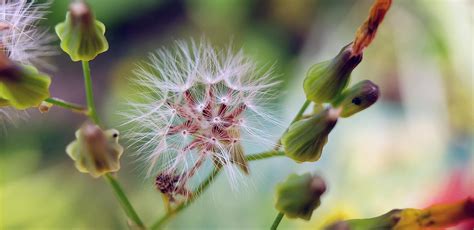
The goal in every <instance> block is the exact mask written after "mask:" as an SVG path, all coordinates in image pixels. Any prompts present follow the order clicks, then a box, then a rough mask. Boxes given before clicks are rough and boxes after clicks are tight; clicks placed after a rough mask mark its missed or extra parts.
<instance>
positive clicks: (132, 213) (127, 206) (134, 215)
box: [104, 173, 145, 229]
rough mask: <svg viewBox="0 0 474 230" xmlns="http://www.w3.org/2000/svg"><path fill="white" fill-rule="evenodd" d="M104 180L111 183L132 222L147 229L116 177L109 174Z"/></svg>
mask: <svg viewBox="0 0 474 230" xmlns="http://www.w3.org/2000/svg"><path fill="white" fill-rule="evenodd" d="M104 178H105V180H106V181H107V182H108V183H109V185H110V187H112V190H113V191H114V194H115V197H117V199H118V201H119V202H120V205H121V206H122V209H123V210H124V211H125V214H126V215H127V216H128V218H130V220H132V221H133V222H134V223H135V224H136V225H137V226H138V227H139V228H140V229H145V225H144V224H143V222H142V220H141V219H140V217H139V216H138V214H137V213H136V212H135V209H133V206H132V204H131V203H130V201H128V198H127V195H125V192H124V191H123V189H122V187H121V186H120V184H119V182H118V181H117V180H116V179H115V177H113V176H112V175H110V174H109V173H107V174H105V175H104Z"/></svg>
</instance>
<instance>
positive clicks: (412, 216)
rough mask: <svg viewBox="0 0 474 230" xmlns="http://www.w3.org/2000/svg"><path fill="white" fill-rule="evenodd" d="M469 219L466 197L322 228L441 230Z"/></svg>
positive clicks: (470, 202)
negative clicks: (451, 201)
mask: <svg viewBox="0 0 474 230" xmlns="http://www.w3.org/2000/svg"><path fill="white" fill-rule="evenodd" d="M472 218H474V199H473V198H471V197H469V198H466V199H463V200H460V201H457V202H453V203H447V204H435V205H432V206H430V207H428V208H425V209H413V208H407V209H394V210H392V211H390V212H388V213H386V214H383V215H381V216H378V217H374V218H369V219H354V220H345V221H340V222H336V223H333V224H332V225H330V226H328V227H327V228H326V229H327V230H363V229H388V230H392V229H393V230H403V229H413V230H418V229H419V230H421V229H444V228H447V227H451V226H455V225H457V224H458V223H460V222H462V221H464V220H468V219H472Z"/></svg>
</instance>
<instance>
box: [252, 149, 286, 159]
mask: <svg viewBox="0 0 474 230" xmlns="http://www.w3.org/2000/svg"><path fill="white" fill-rule="evenodd" d="M284 155H285V152H283V151H269V152H263V153H256V154H251V155H247V156H245V160H247V161H256V160H263V159H266V158H271V157H277V156H284Z"/></svg>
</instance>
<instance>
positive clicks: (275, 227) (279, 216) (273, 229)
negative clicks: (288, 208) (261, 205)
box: [270, 212, 285, 230]
mask: <svg viewBox="0 0 474 230" xmlns="http://www.w3.org/2000/svg"><path fill="white" fill-rule="evenodd" d="M284 215H285V214H283V213H282V212H279V213H278V215H277V216H276V217H275V220H274V221H273V224H272V227H271V228H270V229H271V230H276V229H277V228H278V225H279V224H280V222H281V220H282V219H283V216H284Z"/></svg>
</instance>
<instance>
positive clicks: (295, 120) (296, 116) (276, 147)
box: [273, 99, 311, 151]
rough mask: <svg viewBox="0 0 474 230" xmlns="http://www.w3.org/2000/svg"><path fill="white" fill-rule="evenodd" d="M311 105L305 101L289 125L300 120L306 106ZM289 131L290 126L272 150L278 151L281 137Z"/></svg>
mask: <svg viewBox="0 0 474 230" xmlns="http://www.w3.org/2000/svg"><path fill="white" fill-rule="evenodd" d="M310 104H311V101H310V100H308V99H306V101H305V102H304V104H303V105H302V106H301V108H300V110H299V111H298V113H297V114H296V115H295V117H294V118H293V120H291V122H290V125H292V124H293V123H295V122H297V121H298V120H299V119H301V118H302V117H303V114H304V112H305V111H306V109H307V108H308V106H309V105H310ZM289 129H290V126H288V128H286V130H285V132H283V134H282V135H281V137H280V138H279V139H278V141H277V143H276V145H275V148H274V149H273V150H275V151H276V150H278V149H280V146H281V138H282V137H283V135H285V133H286V132H288V130H289Z"/></svg>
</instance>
